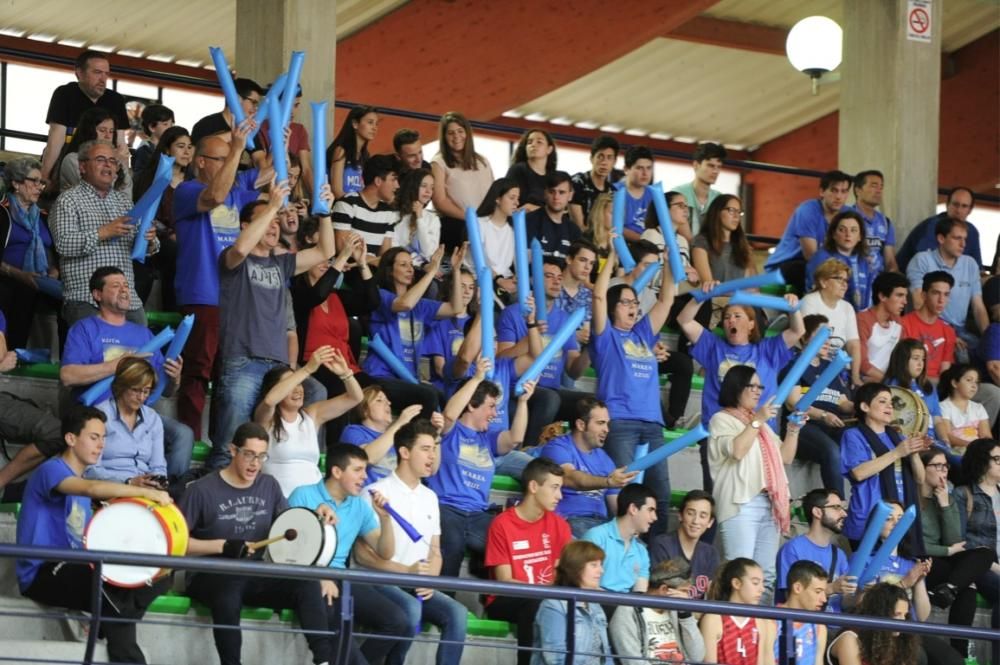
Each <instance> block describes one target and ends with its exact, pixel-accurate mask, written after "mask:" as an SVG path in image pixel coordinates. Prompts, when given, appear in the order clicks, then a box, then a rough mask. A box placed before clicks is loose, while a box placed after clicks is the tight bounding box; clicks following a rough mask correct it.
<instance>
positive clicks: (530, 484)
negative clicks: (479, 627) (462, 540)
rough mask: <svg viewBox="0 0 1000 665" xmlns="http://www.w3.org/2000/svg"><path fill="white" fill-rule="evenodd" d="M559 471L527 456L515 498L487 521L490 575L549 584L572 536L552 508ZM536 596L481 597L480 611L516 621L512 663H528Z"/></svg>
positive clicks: (559, 486)
mask: <svg viewBox="0 0 1000 665" xmlns="http://www.w3.org/2000/svg"><path fill="white" fill-rule="evenodd" d="M564 474H565V471H563V468H562V467H561V466H559V465H558V464H556V463H555V462H553V461H552V460H550V459H548V458H547V457H538V458H536V459H534V460H532V461H531V463H530V464H528V466H527V467H525V469H524V474H523V475H522V476H521V486H522V488H523V489H524V494H523V497H522V499H521V502H520V503H518V504H517V505H516V506H513V507H511V508H508V509H507V510H505V511H503V512H502V513H500V514H499V515H497V516H496V518H495V519H494V520H493V522H492V523H491V524H490V528H489V532H488V533H487V536H486V559H485V561H484V564H485V565H486V567H487V568H488V569H489V570H490V578H491V579H494V580H497V581H498V582H519V583H521V584H531V585H535V586H551V585H552V583H553V582H555V578H556V566H557V564H558V563H559V557H560V554H561V553H562V551H563V547H564V546H565V545H566V544H567V543H569V542H570V541H571V540H572V539H573V537H572V535H571V534H570V529H569V524H567V523H566V520H565V519H563V518H562V517H560V516H559V515H557V514H556V513H555V512H554V511H555V509H556V505H558V503H559V500H560V499H561V498H562V491H561V490H562V484H563V476H564ZM538 604H539V601H537V600H531V599H528V598H517V597H513V596H493V595H491V596H487V597H486V602H485V607H486V616H488V617H489V618H491V619H499V620H502V621H510V622H513V623H516V624H517V645H518V647H520V649H519V650H518V652H517V660H518V665H529V663H530V662H531V656H532V653H531V652H530V651H527V650H525V649H527V648H529V647H531V644H532V627H533V624H534V619H535V613H536V612H537V610H538Z"/></svg>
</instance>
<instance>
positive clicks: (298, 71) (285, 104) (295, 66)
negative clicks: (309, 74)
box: [281, 51, 306, 129]
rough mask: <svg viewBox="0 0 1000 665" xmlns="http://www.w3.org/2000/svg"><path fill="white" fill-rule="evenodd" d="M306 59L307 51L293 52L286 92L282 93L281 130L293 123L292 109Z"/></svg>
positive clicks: (289, 64)
mask: <svg viewBox="0 0 1000 665" xmlns="http://www.w3.org/2000/svg"><path fill="white" fill-rule="evenodd" d="M305 59H306V54H305V51H292V58H291V60H290V61H289V63H288V79H287V80H286V81H285V90H284V92H282V93H281V128H282V129H284V128H285V127H287V126H288V123H290V122H291V121H292V108H293V107H294V106H295V97H296V94H297V93H298V90H299V77H300V76H301V75H302V61H303V60H305Z"/></svg>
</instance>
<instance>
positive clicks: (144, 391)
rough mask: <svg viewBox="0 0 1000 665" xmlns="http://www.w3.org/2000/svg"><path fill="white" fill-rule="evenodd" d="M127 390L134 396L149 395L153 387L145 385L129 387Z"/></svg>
mask: <svg viewBox="0 0 1000 665" xmlns="http://www.w3.org/2000/svg"><path fill="white" fill-rule="evenodd" d="M128 391H129V392H130V393H132V394H133V395H135V396H136V397H149V395H150V393H152V392H153V389H152V388H151V387H149V386H146V387H145V388H129V389H128Z"/></svg>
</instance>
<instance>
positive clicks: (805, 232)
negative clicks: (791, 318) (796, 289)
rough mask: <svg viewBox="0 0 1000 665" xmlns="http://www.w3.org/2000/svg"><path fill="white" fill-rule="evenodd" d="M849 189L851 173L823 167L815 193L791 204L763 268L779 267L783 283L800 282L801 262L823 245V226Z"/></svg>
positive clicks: (839, 207)
mask: <svg viewBox="0 0 1000 665" xmlns="http://www.w3.org/2000/svg"><path fill="white" fill-rule="evenodd" d="M850 191H851V176H849V175H847V174H846V173H844V172H843V171H827V172H826V173H824V174H823V175H822V176H820V179H819V197H818V198H815V199H808V200H806V201H803V202H802V203H800V204H799V205H798V207H796V208H795V212H793V213H792V217H791V218H790V219H789V220H788V224H786V225H785V230H784V231H782V233H781V240H780V241H779V242H778V245H777V246H776V247H775V248H774V252H772V254H771V256H769V257H768V258H767V262H766V263H765V264H764V270H768V271H770V270H775V269H779V270H781V274H782V275H783V276H784V278H785V283H786V284H804V283H805V280H806V270H805V264H806V262H807V261H809V259H811V258H812V257H813V255H814V254H815V253H816V252H817V251H818V250H819V248H820V247H821V246H822V245H823V243H824V240H825V239H826V237H827V228H828V227H829V225H830V222H831V220H832V219H833V218H834V216H835V215H837V214H838V213H839V212H841V211H842V210H843V209H844V204H845V203H846V202H847V195H848V194H849V193H850Z"/></svg>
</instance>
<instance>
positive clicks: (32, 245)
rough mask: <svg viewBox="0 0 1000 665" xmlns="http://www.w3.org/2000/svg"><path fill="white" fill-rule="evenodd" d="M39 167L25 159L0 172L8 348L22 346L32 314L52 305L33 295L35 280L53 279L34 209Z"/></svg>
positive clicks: (47, 237) (46, 236) (43, 228)
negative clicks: (3, 189) (3, 191)
mask: <svg viewBox="0 0 1000 665" xmlns="http://www.w3.org/2000/svg"><path fill="white" fill-rule="evenodd" d="M41 167H42V165H41V163H39V162H38V161H37V160H35V159H32V158H31V157H20V158H17V159H12V160H10V161H9V162H7V163H6V164H5V165H4V169H3V173H4V185H5V186H6V190H7V194H6V195H5V196H4V197H3V198H2V199H0V257H2V259H3V260H2V263H0V311H3V312H6V313H7V316H8V317H9V318H8V320H7V330H6V335H7V344H8V346H9V347H10V348H12V349H21V348H24V347H25V346H26V345H27V343H28V333H29V331H30V329H31V322H32V320H33V319H34V318H35V312H36V311H37V310H38V309H39V308H40V307H42V306H43V305H46V304H50V303H53V301H52V299H51V298H49V297H47V296H45V295H44V293H43V292H42V291H40V290H39V284H38V278H43V279H44V278H49V277H51V278H53V279H58V278H59V263H58V257H57V256H56V253H55V249H54V248H53V246H52V234H51V233H50V232H49V225H48V215H47V213H46V211H44V210H42V209H41V208H39V207H38V198H39V196H40V195H41V193H42V188H43V187H44V184H45V183H44V182H43V181H42V175H41ZM60 291H61V288H60Z"/></svg>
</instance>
